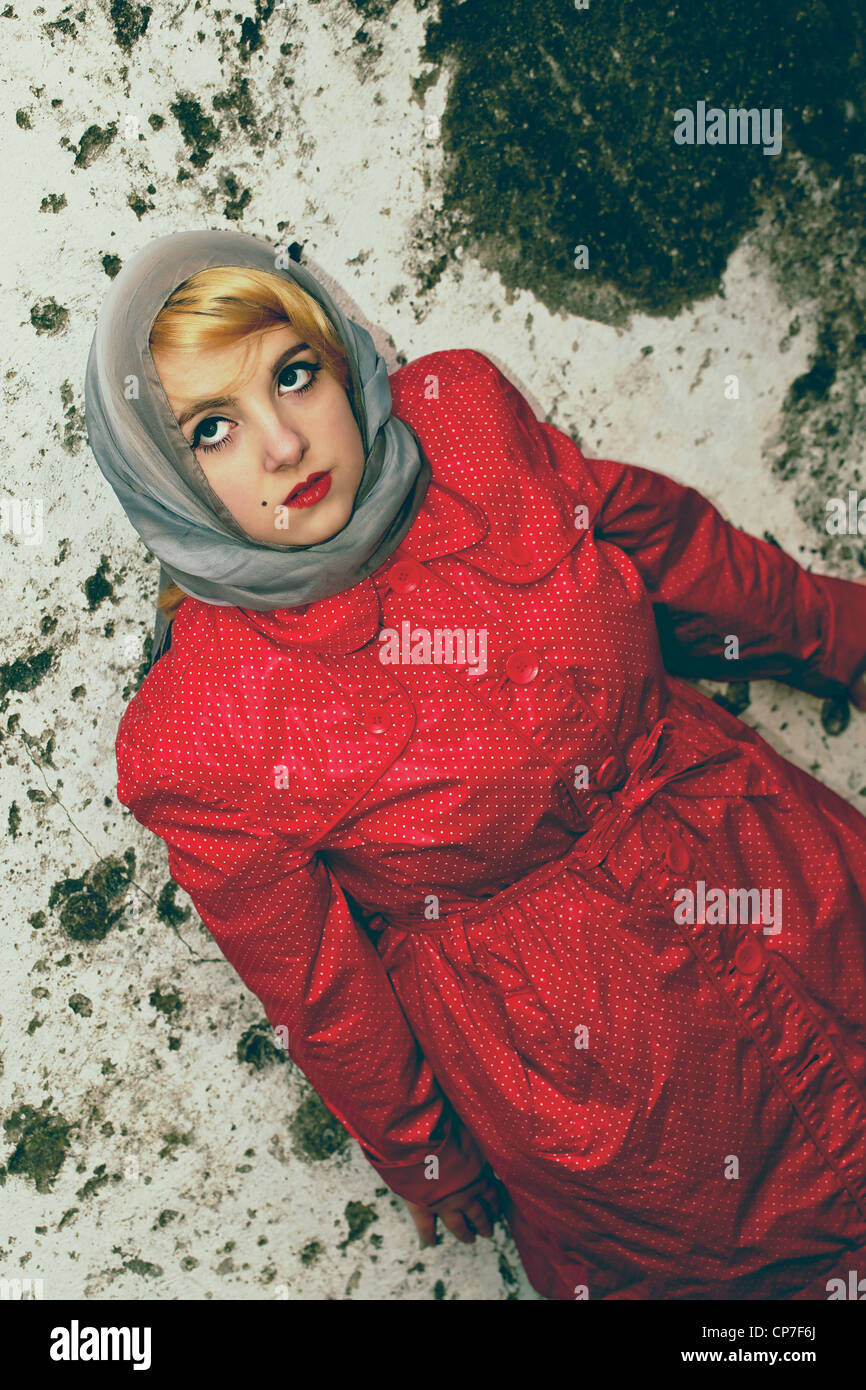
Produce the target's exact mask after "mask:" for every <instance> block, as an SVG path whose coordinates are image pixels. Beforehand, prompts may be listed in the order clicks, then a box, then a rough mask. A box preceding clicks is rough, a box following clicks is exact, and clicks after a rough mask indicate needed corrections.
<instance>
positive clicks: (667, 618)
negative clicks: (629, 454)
mask: <svg viewBox="0 0 866 1390" xmlns="http://www.w3.org/2000/svg"><path fill="white" fill-rule="evenodd" d="M542 428H543V429H545V430H549V429H550V428H551V427H550V426H543V427H542ZM584 465H585V468H586V470H587V473H588V475H589V477H590V478H591V479H592V483H593V485H594V486H595V487H596V488H597V489H598V490H599V492H600V494H601V498H602V501H601V507H600V511H599V514H598V520H597V523H596V536H597V537H599V538H600V539H602V540H607V541H611V542H612V543H613V544H614V545H618V546H619V547H620V548H621V549H622V550H624V551H625V552H626V553H627V554H628V556H629V558H630V559H631V561H632V563H633V564H634V565H635V567H636V568H637V570H638V571H639V573H640V575H641V578H642V579H643V581H644V584H645V585H646V587H647V590H648V592H649V594H650V596H651V598H652V599H653V602H654V604H655V606H656V616H657V620H658V625H659V635H660V638H661V641H662V650H663V652H664V656H665V664H666V665H667V666H668V667H669V668H670V669H671V670H674V671H677V672H678V673H679V674H681V675H687V676H705V677H709V678H711V679H715V680H729V681H737V680H759V679H766V678H773V679H776V680H782V681H785V682H786V683H787V684H788V685H791V686H794V687H796V688H797V689H800V690H806V691H809V692H810V693H811V694H814V695H825V696H826V695H838V694H842V693H844V692H845V691H846V690H848V688H849V687H850V685H851V683H852V682H853V680H854V679H855V676H856V675H857V674H858V673H859V671H860V670H862V669H863V667H864V666H866V589H864V588H863V587H862V586H861V585H858V584H857V583H856V582H855V581H854V580H848V579H837V578H835V577H833V576H831V575H819V574H812V573H811V572H810V571H808V570H806V569H804V568H803V567H802V566H801V565H799V564H798V563H797V561H796V560H794V559H793V558H792V557H791V556H790V555H787V554H786V553H785V551H784V550H782V549H781V548H780V547H779V546H778V545H774V544H773V543H772V542H770V541H765V540H759V539H758V538H757V537H755V536H750V535H748V534H747V533H746V532H744V531H740V530H738V528H737V527H736V526H734V525H732V524H731V523H730V522H729V521H726V520H725V518H724V517H723V516H722V515H721V513H720V512H719V511H718V509H717V508H716V507H715V506H714V505H713V504H712V503H711V502H709V501H708V500H707V498H706V497H704V496H703V495H702V494H701V493H699V492H698V491H696V489H695V488H692V487H686V486H684V485H683V484H681V483H677V482H675V481H674V480H673V479H672V478H669V477H667V476H666V475H665V474H662V473H655V472H652V471H651V470H650V469H647V468H641V467H638V466H636V465H630V464H622V463H615V462H613V461H611V460H609V459H585V460H584ZM730 637H735V638H736V639H737V650H738V656H737V657H736V658H732V657H728V656H726V655H725V650H726V643H728V639H729V638H730Z"/></svg>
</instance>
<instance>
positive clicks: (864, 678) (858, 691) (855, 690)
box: [848, 575, 866, 711]
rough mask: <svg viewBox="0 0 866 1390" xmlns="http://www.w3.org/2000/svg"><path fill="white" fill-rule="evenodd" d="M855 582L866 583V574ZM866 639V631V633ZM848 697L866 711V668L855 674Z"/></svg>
mask: <svg viewBox="0 0 866 1390" xmlns="http://www.w3.org/2000/svg"><path fill="white" fill-rule="evenodd" d="M854 583H855V584H866V575H861V576H860V577H859V578H858V579H855V580H854ZM864 641H866V633H864ZM863 668H866V657H864V659H863ZM848 698H849V700H850V701H851V703H852V705H853V706H854V708H855V709H859V710H864V711H866V669H861V671H860V674H859V675H857V676H855V677H854V679H853V680H852V682H851V684H850V685H849V686H848Z"/></svg>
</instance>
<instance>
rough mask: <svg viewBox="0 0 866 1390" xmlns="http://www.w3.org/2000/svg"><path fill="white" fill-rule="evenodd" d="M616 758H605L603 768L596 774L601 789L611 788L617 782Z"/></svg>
mask: <svg viewBox="0 0 866 1390" xmlns="http://www.w3.org/2000/svg"><path fill="white" fill-rule="evenodd" d="M616 769H617V762H616V758H605V760H604V762H603V763H602V764H601V767H600V768H599V769H598V772H597V773H596V780H597V781H598V784H599V786H601V787H610V786H612V785H613V783H614V782H615V781H616V780H617V771H616Z"/></svg>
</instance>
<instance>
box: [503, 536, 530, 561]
mask: <svg viewBox="0 0 866 1390" xmlns="http://www.w3.org/2000/svg"><path fill="white" fill-rule="evenodd" d="M505 558H506V560H510V561H511V563H512V564H513V565H531V564H532V560H533V554H532V551H531V550H530V549H529V546H528V545H524V544H523V541H509V542H508V544H507V546H506V547H505Z"/></svg>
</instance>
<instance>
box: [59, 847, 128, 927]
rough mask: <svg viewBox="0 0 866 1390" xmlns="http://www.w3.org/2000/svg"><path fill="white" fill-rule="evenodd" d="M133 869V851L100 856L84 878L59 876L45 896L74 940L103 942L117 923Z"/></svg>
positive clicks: (121, 913) (62, 925)
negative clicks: (104, 857)
mask: <svg viewBox="0 0 866 1390" xmlns="http://www.w3.org/2000/svg"><path fill="white" fill-rule="evenodd" d="M134 872H135V851H134V850H131V849H128V850H125V851H124V855H123V860H122V861H121V860H120V859H119V858H118V857H117V856H116V855H109V856H108V857H107V858H106V859H100V860H99V862H98V863H96V864H94V866H93V867H92V868H90V869H88V871H87V873H86V874H85V875H84V877H83V878H65V879H60V880H59V881H58V882H57V883H55V884H54V886H53V888H52V889H51V892H50V894H49V897H48V906H49V908H51V909H57V914H58V920H59V922H60V926H61V927H62V928H63V930H64V932H65V933H66V935H67V936H69V937H71V938H72V940H73V941H102V940H103V939H104V938H105V937H106V936H107V935H108V933H109V931H110V930H111V928H112V927H113V926H115V925H116V924H117V923H118V922H120V919H121V917H122V916H123V905H124V898H125V895H126V890H127V888H128V886H129V884H130V882H131V881H132V875H133V873H134Z"/></svg>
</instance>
